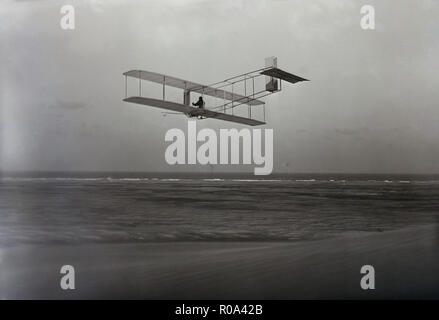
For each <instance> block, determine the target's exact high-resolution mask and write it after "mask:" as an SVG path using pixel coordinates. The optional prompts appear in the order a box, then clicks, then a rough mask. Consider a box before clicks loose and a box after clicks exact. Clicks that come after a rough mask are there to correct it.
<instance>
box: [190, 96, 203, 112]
mask: <svg viewBox="0 0 439 320" xmlns="http://www.w3.org/2000/svg"><path fill="white" fill-rule="evenodd" d="M192 105H193V106H198V108H202V109H203V108H204V100H203V97H202V96H200V97H199V98H198V101H197V102H192Z"/></svg>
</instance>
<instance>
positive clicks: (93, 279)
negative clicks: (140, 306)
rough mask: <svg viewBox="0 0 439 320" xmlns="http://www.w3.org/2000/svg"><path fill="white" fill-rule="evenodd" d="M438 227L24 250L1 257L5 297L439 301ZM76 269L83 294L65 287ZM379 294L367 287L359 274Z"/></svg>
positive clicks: (1, 288)
mask: <svg viewBox="0 0 439 320" xmlns="http://www.w3.org/2000/svg"><path fill="white" fill-rule="evenodd" d="M438 246H439V230H438V229H437V227H435V226H425V227H424V226H423V227H413V228H407V229H403V230H397V231H389V232H378V233H370V234H361V235H360V234H346V235H343V236H340V237H337V238H335V239H330V240H319V241H305V242H272V243H270V242H247V243H245V242H241V243H236V242H222V243H219V242H186V243H172V242H168V243H132V244H129V243H125V244H89V245H50V246H49V245H44V246H43V245H29V246H27V245H20V246H11V247H8V248H2V249H1V251H0V297H1V298H2V299H10V298H20V299H30V298H32V299H33V298H42V299H79V298H87V299H89V298H91V299H102V298H110V299H113V298H118V299H119V298H120V299H125V298H135V299H137V298H140V299H162V298H166V299H326V298H330V299H339V298H348V299H381V298H389V299H397V298H398V299H401V298H402V299H405V298H439V276H438V274H437V272H438V270H439V268H438V267H439V250H438ZM64 264H70V265H73V266H74V267H75V273H76V289H75V290H68V291H63V290H61V289H60V286H59V281H60V278H61V276H62V275H61V274H60V273H59V271H60V268H61V266H62V265H64ZM365 264H369V265H373V266H374V268H375V271H376V289H375V290H368V291H364V290H362V289H361V288H360V278H361V274H360V268H361V266H363V265H365Z"/></svg>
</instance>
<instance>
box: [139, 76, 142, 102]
mask: <svg viewBox="0 0 439 320" xmlns="http://www.w3.org/2000/svg"><path fill="white" fill-rule="evenodd" d="M141 74H142V71H140V70H139V96H140V97H141V96H142V78H141Z"/></svg>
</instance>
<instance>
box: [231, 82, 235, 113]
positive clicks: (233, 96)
mask: <svg viewBox="0 0 439 320" xmlns="http://www.w3.org/2000/svg"><path fill="white" fill-rule="evenodd" d="M234 98H235V95H234V93H233V83H232V115H233V100H234Z"/></svg>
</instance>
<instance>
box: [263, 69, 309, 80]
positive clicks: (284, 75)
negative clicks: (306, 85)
mask: <svg viewBox="0 0 439 320" xmlns="http://www.w3.org/2000/svg"><path fill="white" fill-rule="evenodd" d="M261 74H263V75H266V76H270V77H273V78H278V79H281V80H285V81H288V82H291V83H296V82H300V81H309V80H307V79H304V78H301V77H299V76H296V75H294V74H292V73H288V72H286V71H283V70H281V69H278V68H271V69H268V70H264V71H262V72H261Z"/></svg>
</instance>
